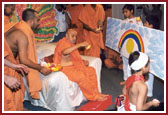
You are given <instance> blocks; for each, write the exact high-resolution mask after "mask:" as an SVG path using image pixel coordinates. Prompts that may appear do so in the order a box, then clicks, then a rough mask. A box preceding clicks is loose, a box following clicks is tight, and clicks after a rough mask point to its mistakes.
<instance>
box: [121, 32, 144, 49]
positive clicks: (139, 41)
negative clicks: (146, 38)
mask: <svg viewBox="0 0 168 115" xmlns="http://www.w3.org/2000/svg"><path fill="white" fill-rule="evenodd" d="M129 38H131V39H133V40H134V41H135V42H136V44H137V46H138V50H139V51H140V52H145V49H144V43H143V40H142V38H141V36H140V34H139V33H138V32H137V31H134V30H132V29H130V30H127V31H126V32H125V33H124V34H123V35H122V36H121V39H120V41H119V44H118V48H122V46H123V44H124V42H125V41H126V40H127V39H129Z"/></svg>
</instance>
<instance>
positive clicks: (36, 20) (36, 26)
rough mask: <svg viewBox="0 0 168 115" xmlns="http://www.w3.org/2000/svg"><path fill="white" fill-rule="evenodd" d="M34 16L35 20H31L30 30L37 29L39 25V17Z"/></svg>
mask: <svg viewBox="0 0 168 115" xmlns="http://www.w3.org/2000/svg"><path fill="white" fill-rule="evenodd" d="M34 14H35V18H34V19H33V25H32V29H35V30H37V29H39V28H38V27H39V25H40V17H39V16H38V14H37V13H34Z"/></svg>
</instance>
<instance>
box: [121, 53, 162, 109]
mask: <svg viewBox="0 0 168 115" xmlns="http://www.w3.org/2000/svg"><path fill="white" fill-rule="evenodd" d="M129 65H130V68H131V72H132V76H130V77H129V78H128V79H127V81H126V84H125V86H124V89H123V93H124V94H125V95H126V100H125V104H124V105H122V106H121V107H119V108H118V111H142V110H147V109H148V108H149V107H151V106H155V107H157V106H159V104H160V101H159V100H157V99H153V100H152V101H149V102H146V99H147V92H148V87H147V85H146V84H145V78H144V74H146V73H148V72H149V68H150V59H149V57H148V56H147V55H146V54H144V53H142V52H138V51H135V52H133V53H132V54H130V56H129Z"/></svg>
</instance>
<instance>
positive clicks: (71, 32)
mask: <svg viewBox="0 0 168 115" xmlns="http://www.w3.org/2000/svg"><path fill="white" fill-rule="evenodd" d="M76 36H77V32H76V31H75V30H73V29H69V30H68V32H67V34H66V37H67V38H68V40H69V41H70V42H71V43H73V44H75V43H76Z"/></svg>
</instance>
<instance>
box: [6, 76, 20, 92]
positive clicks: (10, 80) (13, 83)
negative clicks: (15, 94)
mask: <svg viewBox="0 0 168 115" xmlns="http://www.w3.org/2000/svg"><path fill="white" fill-rule="evenodd" d="M4 83H5V84H6V85H7V86H8V87H9V88H10V89H11V90H17V89H19V88H20V81H19V80H18V79H17V78H15V77H11V76H7V75H5V79H4Z"/></svg>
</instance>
